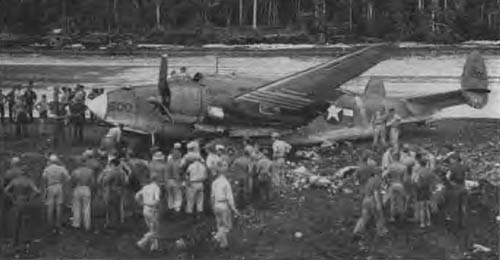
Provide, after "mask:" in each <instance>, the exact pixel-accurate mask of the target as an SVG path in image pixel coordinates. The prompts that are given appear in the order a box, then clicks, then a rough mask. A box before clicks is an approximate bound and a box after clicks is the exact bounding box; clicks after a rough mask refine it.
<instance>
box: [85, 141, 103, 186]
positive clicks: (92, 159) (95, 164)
mask: <svg viewBox="0 0 500 260" xmlns="http://www.w3.org/2000/svg"><path fill="white" fill-rule="evenodd" d="M82 157H83V161H84V162H85V166H86V167H87V168H89V169H91V170H92V172H93V174H94V179H97V176H98V174H99V173H100V172H101V163H100V162H99V160H97V158H96V157H97V156H96V152H95V151H94V149H92V148H89V149H87V150H86V151H85V152H83V154H82Z"/></svg>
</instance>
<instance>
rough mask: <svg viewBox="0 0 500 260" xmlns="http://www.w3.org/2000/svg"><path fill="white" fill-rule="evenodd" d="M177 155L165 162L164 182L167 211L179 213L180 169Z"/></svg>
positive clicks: (180, 197)
mask: <svg viewBox="0 0 500 260" xmlns="http://www.w3.org/2000/svg"><path fill="white" fill-rule="evenodd" d="M177 153H178V154H177V155H173V156H172V157H171V158H170V159H169V160H168V161H167V166H166V170H165V176H164V180H165V187H166V190H167V206H168V209H170V210H175V211H176V212H179V211H180V210H181V206H182V189H181V187H182V180H181V177H182V176H181V175H182V174H181V173H182V169H181V158H180V152H177Z"/></svg>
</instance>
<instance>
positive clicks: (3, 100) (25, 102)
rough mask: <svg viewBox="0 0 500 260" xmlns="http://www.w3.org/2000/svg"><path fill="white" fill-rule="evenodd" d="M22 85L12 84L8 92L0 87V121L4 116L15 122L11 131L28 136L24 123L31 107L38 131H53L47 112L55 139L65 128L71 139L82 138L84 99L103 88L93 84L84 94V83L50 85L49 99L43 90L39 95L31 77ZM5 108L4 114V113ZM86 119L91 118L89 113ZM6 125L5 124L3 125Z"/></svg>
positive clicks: (61, 136)
mask: <svg viewBox="0 0 500 260" xmlns="http://www.w3.org/2000/svg"><path fill="white" fill-rule="evenodd" d="M22 88H23V87H22V86H20V85H19V86H15V87H13V88H12V89H11V90H10V91H9V92H8V93H3V91H2V89H0V121H1V123H2V124H4V125H5V119H6V118H7V116H8V119H9V121H10V123H13V124H15V133H16V136H17V137H18V138H24V137H27V136H28V134H29V133H28V124H29V123H32V122H33V121H34V115H33V114H34V111H37V112H38V119H39V122H40V124H39V128H38V132H39V134H40V135H42V136H43V135H49V134H51V133H52V132H53V131H50V129H49V128H48V124H47V123H48V117H49V114H50V113H52V114H54V119H55V122H56V123H57V124H56V129H55V130H54V131H55V132H57V133H58V134H57V135H55V137H56V140H55V142H59V143H62V142H65V141H66V134H65V132H66V130H67V129H68V126H71V128H72V136H73V138H74V139H75V140H78V141H82V140H83V127H84V124H85V120H86V119H85V111H86V106H85V100H86V99H87V98H89V99H93V98H95V97H97V96H98V95H100V94H102V93H103V92H104V89H102V88H101V89H98V88H93V89H92V90H91V91H90V92H89V93H88V95H87V93H86V91H85V87H84V86H83V85H80V84H77V85H76V86H75V88H70V87H62V88H60V87H57V86H56V87H54V92H53V97H52V101H49V99H48V97H47V95H46V94H42V95H41V97H40V98H39V97H38V95H37V93H36V91H35V90H34V89H35V86H34V83H33V81H29V83H28V85H27V86H26V87H25V89H24V90H22ZM6 111H8V115H6ZM90 120H91V121H92V120H95V117H94V116H93V115H92V114H91V115H90ZM4 129H7V128H4Z"/></svg>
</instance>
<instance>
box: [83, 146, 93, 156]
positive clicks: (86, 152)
mask: <svg viewBox="0 0 500 260" xmlns="http://www.w3.org/2000/svg"><path fill="white" fill-rule="evenodd" d="M82 155H83V156H84V157H92V156H94V150H92V149H90V148H89V149H87V150H85V152H83V154H82Z"/></svg>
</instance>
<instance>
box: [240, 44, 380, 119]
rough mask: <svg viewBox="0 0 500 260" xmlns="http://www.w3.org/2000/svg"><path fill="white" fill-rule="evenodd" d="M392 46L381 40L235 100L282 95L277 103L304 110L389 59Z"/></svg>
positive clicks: (261, 98)
mask: <svg viewBox="0 0 500 260" xmlns="http://www.w3.org/2000/svg"><path fill="white" fill-rule="evenodd" d="M388 46H389V45H387V44H379V45H374V46H369V47H365V48H363V49H361V50H358V51H356V52H353V53H350V54H347V55H345V56H342V57H340V58H337V59H334V60H332V61H328V62H325V63H322V64H320V65H317V66H315V67H312V68H310V69H307V70H304V71H301V72H298V73H295V74H292V75H290V76H287V77H284V78H281V79H278V80H276V81H273V82H271V83H268V84H266V85H263V86H261V87H259V88H258V89H256V90H254V91H252V92H249V93H245V94H243V95H240V96H238V97H236V98H235V100H236V101H249V102H257V103H259V102H260V100H262V102H264V99H265V98H264V97H270V96H272V97H273V99H279V102H278V101H276V102H274V105H276V106H278V107H281V108H285V107H284V106H287V107H286V108H287V109H288V108H289V107H291V106H293V107H296V109H295V110H300V109H302V108H304V107H306V106H308V105H310V104H312V103H314V102H316V101H325V100H328V99H329V97H331V96H332V89H335V88H338V87H339V86H340V85H342V84H343V83H345V82H347V81H348V80H350V79H352V78H354V77H356V76H358V75H360V74H361V73H363V72H364V71H366V70H368V69H369V68H371V67H372V66H374V65H375V64H377V63H379V62H380V61H382V60H383V59H385V58H386V57H387V55H386V49H387V47H388ZM335 94H336V93H335ZM267 101H268V100H267ZM283 102H284V103H285V104H283Z"/></svg>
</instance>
